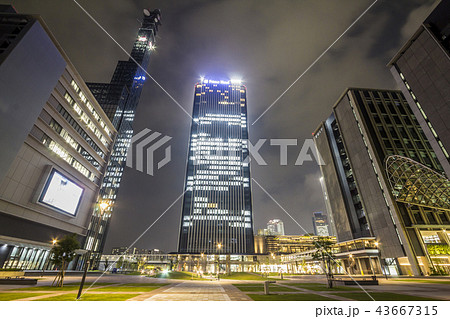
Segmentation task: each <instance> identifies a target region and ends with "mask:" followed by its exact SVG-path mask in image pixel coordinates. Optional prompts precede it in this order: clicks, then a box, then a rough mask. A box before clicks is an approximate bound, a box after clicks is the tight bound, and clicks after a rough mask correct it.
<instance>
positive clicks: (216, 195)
mask: <svg viewBox="0 0 450 319" xmlns="http://www.w3.org/2000/svg"><path fill="white" fill-rule="evenodd" d="M192 118H193V120H192V126H191V137H190V143H189V153H188V162H187V172H186V183H185V191H186V193H185V195H184V200H183V210H182V216H181V227H180V228H181V229H180V237H179V246H178V251H179V252H180V253H205V254H211V253H213V254H215V253H222V254H231V253H233V254H251V253H253V250H254V247H253V215H252V201H251V183H250V163H249V162H248V161H247V160H246V159H247V156H248V155H249V153H248V152H249V151H248V141H247V140H248V126H247V98H246V88H245V86H243V85H241V84H240V82H239V83H235V82H232V81H214V80H202V82H201V83H198V84H197V85H196V87H195V96H194V108H193V116H192Z"/></svg>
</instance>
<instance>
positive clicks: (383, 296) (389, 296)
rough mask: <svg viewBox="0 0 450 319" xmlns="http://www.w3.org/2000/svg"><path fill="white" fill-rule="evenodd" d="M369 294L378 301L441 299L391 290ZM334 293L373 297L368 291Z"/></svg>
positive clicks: (364, 299)
mask: <svg viewBox="0 0 450 319" xmlns="http://www.w3.org/2000/svg"><path fill="white" fill-rule="evenodd" d="M369 294H370V295H371V296H372V297H373V299H375V300H376V301H425V300H439V299H433V298H426V297H417V296H410V295H402V294H394V293H391V292H369ZM333 295H337V296H341V297H345V298H350V299H353V300H359V301H366V300H369V301H371V300H372V298H370V297H369V296H368V295H367V294H366V293H359V292H349V293H345V294H340V293H334V294H333Z"/></svg>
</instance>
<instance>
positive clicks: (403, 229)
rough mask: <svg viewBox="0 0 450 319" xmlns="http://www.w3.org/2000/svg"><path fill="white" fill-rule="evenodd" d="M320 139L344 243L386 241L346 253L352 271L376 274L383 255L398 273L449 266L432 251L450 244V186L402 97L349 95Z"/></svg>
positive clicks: (385, 263)
mask: <svg viewBox="0 0 450 319" xmlns="http://www.w3.org/2000/svg"><path fill="white" fill-rule="evenodd" d="M314 140H315V143H316V146H317V148H318V151H319V152H320V154H321V155H322V158H323V159H324V162H325V165H323V166H321V171H322V175H323V177H324V182H325V184H326V187H327V190H328V200H329V201H330V206H331V209H332V214H333V217H334V222H335V224H336V231H337V234H336V235H337V238H338V241H339V242H345V241H351V240H354V239H357V238H367V237H368V238H375V239H376V240H377V241H378V243H379V245H378V246H377V247H374V246H373V247H369V246H367V247H356V248H357V249H356V248H355V249H356V250H357V251H358V252H353V251H346V252H343V253H342V254H341V256H342V257H344V256H346V258H347V260H346V261H345V262H346V267H349V268H352V267H358V268H359V269H360V270H361V271H362V272H364V273H367V272H368V273H370V272H371V269H376V267H378V264H377V263H376V262H375V261H376V260H377V259H378V255H377V253H376V252H377V250H379V251H380V257H381V260H382V261H383V267H384V269H385V271H388V272H389V273H391V274H396V273H402V274H414V275H419V274H420V273H423V274H427V273H430V268H432V267H435V266H437V265H439V266H441V265H442V267H447V268H448V264H449V263H448V258H447V257H448V256H446V257H445V258H441V257H442V255H441V256H439V255H437V254H436V250H433V249H434V246H436V245H441V246H442V247H443V248H445V247H448V244H449V242H450V241H449V237H448V234H449V230H450V225H449V224H450V222H449V220H450V219H449V217H450V216H449V207H450V205H449V204H448V192H449V189H448V187H449V186H450V182H449V181H448V180H446V179H445V177H443V176H442V175H440V174H439V173H442V172H443V168H442V166H441V165H440V163H439V161H438V158H437V156H436V154H435V153H434V151H433V149H432V147H431V145H430V143H429V142H428V140H427V138H426V136H425V134H424V132H423V130H422V128H421V126H420V125H419V123H418V121H417V119H416V117H415V116H414V114H413V112H412V110H411V108H410V107H409V105H408V103H407V101H406V100H405V98H404V96H403V94H402V93H401V92H400V91H388V90H370V89H358V88H355V89H348V90H347V91H346V92H345V93H344V94H343V95H342V96H341V98H340V99H339V100H338V102H337V103H336V104H335V106H334V108H333V113H332V114H331V116H330V117H329V118H328V119H327V120H326V121H325V122H324V123H322V124H321V125H320V126H319V128H318V129H317V130H316V132H315V133H314ZM445 249H447V248H445ZM351 254H352V256H350V255H351ZM352 258H353V259H352ZM355 258H356V259H355ZM355 260H356V261H358V263H356V266H355Z"/></svg>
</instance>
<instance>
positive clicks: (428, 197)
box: [386, 155, 450, 210]
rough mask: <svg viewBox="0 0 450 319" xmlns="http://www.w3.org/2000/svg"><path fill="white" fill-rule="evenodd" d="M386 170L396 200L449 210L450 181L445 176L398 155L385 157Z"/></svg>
mask: <svg viewBox="0 0 450 319" xmlns="http://www.w3.org/2000/svg"><path fill="white" fill-rule="evenodd" d="M386 172H387V177H388V179H389V184H390V186H391V190H392V194H393V195H394V197H395V198H396V200H397V201H399V202H404V203H409V204H414V205H419V206H426V207H430V208H436V209H445V210H450V181H449V180H448V179H447V178H446V177H445V176H443V175H441V174H439V173H437V172H435V171H434V170H432V169H430V168H428V167H426V166H425V165H422V164H420V163H417V162H416V161H413V160H412V159H410V158H407V157H404V156H399V155H392V156H389V157H388V158H387V159H386Z"/></svg>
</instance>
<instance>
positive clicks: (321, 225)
mask: <svg viewBox="0 0 450 319" xmlns="http://www.w3.org/2000/svg"><path fill="white" fill-rule="evenodd" d="M312 222H313V227H314V234H315V235H316V236H330V230H329V225H328V218H327V215H325V214H324V213H322V212H315V213H313V217H312Z"/></svg>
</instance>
